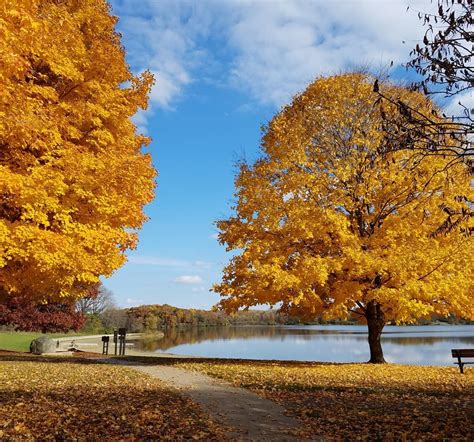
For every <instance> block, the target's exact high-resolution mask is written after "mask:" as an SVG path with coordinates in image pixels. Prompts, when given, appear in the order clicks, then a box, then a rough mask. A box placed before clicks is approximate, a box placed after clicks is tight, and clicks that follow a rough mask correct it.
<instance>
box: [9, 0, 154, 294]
mask: <svg viewBox="0 0 474 442" xmlns="http://www.w3.org/2000/svg"><path fill="white" fill-rule="evenodd" d="M115 23H116V18H115V17H112V16H111V15H110V10H109V6H108V3H107V2H106V1H105V0H67V1H57V0H42V1H40V0H4V1H2V2H1V4H0V54H1V56H0V91H1V93H0V299H2V298H3V299H5V298H6V297H16V296H21V297H25V298H29V299H32V300H35V301H38V302H40V303H41V302H43V301H48V302H56V301H61V302H62V300H63V299H64V298H74V297H80V296H81V295H82V294H83V293H84V291H86V290H87V287H89V286H90V285H91V284H94V283H97V282H98V281H99V279H98V278H99V276H100V275H106V276H107V275H110V274H111V273H112V272H113V271H114V270H115V269H117V268H118V267H120V266H121V265H122V264H123V263H124V262H125V251H126V250H127V249H129V248H133V247H135V245H136V240H137V237H136V229H138V228H140V226H141V225H142V223H143V222H144V221H145V219H146V217H145V215H144V213H143V210H142V208H143V206H144V204H146V203H148V202H149V201H150V200H151V199H152V197H153V189H154V176H155V171H154V169H153V167H152V165H151V159H150V156H149V155H148V154H143V153H142V147H143V146H144V145H146V144H147V143H148V141H149V140H148V139H147V138H146V137H144V136H142V135H140V134H138V133H137V131H136V128H135V126H134V124H133V122H132V121H131V120H130V117H131V116H133V115H134V114H135V113H136V112H137V111H138V110H139V109H143V108H145V107H146V106H147V94H148V92H149V90H150V87H151V84H152V82H153V78H152V76H151V75H150V74H149V73H144V74H143V75H142V76H141V77H135V76H133V75H132V74H131V72H130V70H129V68H128V66H127V64H126V63H125V60H124V51H123V48H122V46H121V44H120V36H119V34H117V33H116V31H115V29H114V26H115Z"/></svg>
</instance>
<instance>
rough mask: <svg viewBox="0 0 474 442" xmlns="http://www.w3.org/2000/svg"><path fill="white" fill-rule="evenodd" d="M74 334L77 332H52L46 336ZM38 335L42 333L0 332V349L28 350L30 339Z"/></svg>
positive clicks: (57, 336) (58, 336)
mask: <svg viewBox="0 0 474 442" xmlns="http://www.w3.org/2000/svg"><path fill="white" fill-rule="evenodd" d="M75 335H77V334H73V333H71V334H64V333H53V334H47V335H46V336H50V337H52V338H54V337H56V338H60V337H63V336H75ZM39 336H42V334H41V333H35V332H0V350H11V351H29V350H30V343H31V341H32V340H33V339H35V338H37V337H39Z"/></svg>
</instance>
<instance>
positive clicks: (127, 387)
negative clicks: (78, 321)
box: [0, 361, 224, 441]
mask: <svg viewBox="0 0 474 442" xmlns="http://www.w3.org/2000/svg"><path fill="white" fill-rule="evenodd" d="M188 439H202V440H220V439H224V435H223V432H222V430H221V429H219V428H218V427H217V426H216V425H215V424H214V423H213V422H212V421H210V420H209V418H208V417H207V416H206V415H205V414H204V413H203V412H202V411H201V410H200V408H199V407H198V406H197V405H196V404H194V403H193V402H191V400H189V399H187V398H184V397H182V396H180V395H178V394H177V393H175V392H173V391H172V390H170V389H168V388H166V387H165V386H164V385H163V384H162V383H160V382H159V381H157V380H155V379H152V378H150V377H147V376H145V375H143V374H141V373H138V372H135V371H133V370H130V369H127V368H125V367H114V366H109V365H102V364H100V365H99V364H97V365H93V364H78V363H69V362H57V363H53V362H49V363H45V362H23V361H21V362H0V440H2V441H17V440H89V441H98V440H101V441H103V440H107V441H109V440H110V441H112V440H113V441H119V440H127V441H133V440H188Z"/></svg>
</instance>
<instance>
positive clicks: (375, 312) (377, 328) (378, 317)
mask: <svg viewBox="0 0 474 442" xmlns="http://www.w3.org/2000/svg"><path fill="white" fill-rule="evenodd" d="M365 317H366V319H367V325H368V327H369V347H370V361H369V362H370V363H373V364H383V363H384V362H385V359H384V357H383V350H382V344H381V342H380V338H381V336H382V329H383V327H384V325H385V315H384V313H383V311H382V308H381V306H380V304H378V303H377V302H375V301H370V302H369V303H368V304H367V308H366V311H365Z"/></svg>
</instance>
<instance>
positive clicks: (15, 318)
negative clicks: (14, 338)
mask: <svg viewBox="0 0 474 442" xmlns="http://www.w3.org/2000/svg"><path fill="white" fill-rule="evenodd" d="M85 320H86V317H85V316H84V315H83V314H82V313H80V312H77V311H76V309H75V305H74V304H70V303H60V302H55V303H50V304H38V303H37V302H35V301H32V300H30V299H28V298H25V297H14V298H8V299H7V300H6V301H5V302H3V303H0V326H1V325H5V326H9V327H12V328H13V329H15V330H21V331H39V332H42V333H47V332H50V333H54V332H68V331H70V330H75V331H77V330H79V329H80V328H81V327H82V326H83V325H84V323H85Z"/></svg>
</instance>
